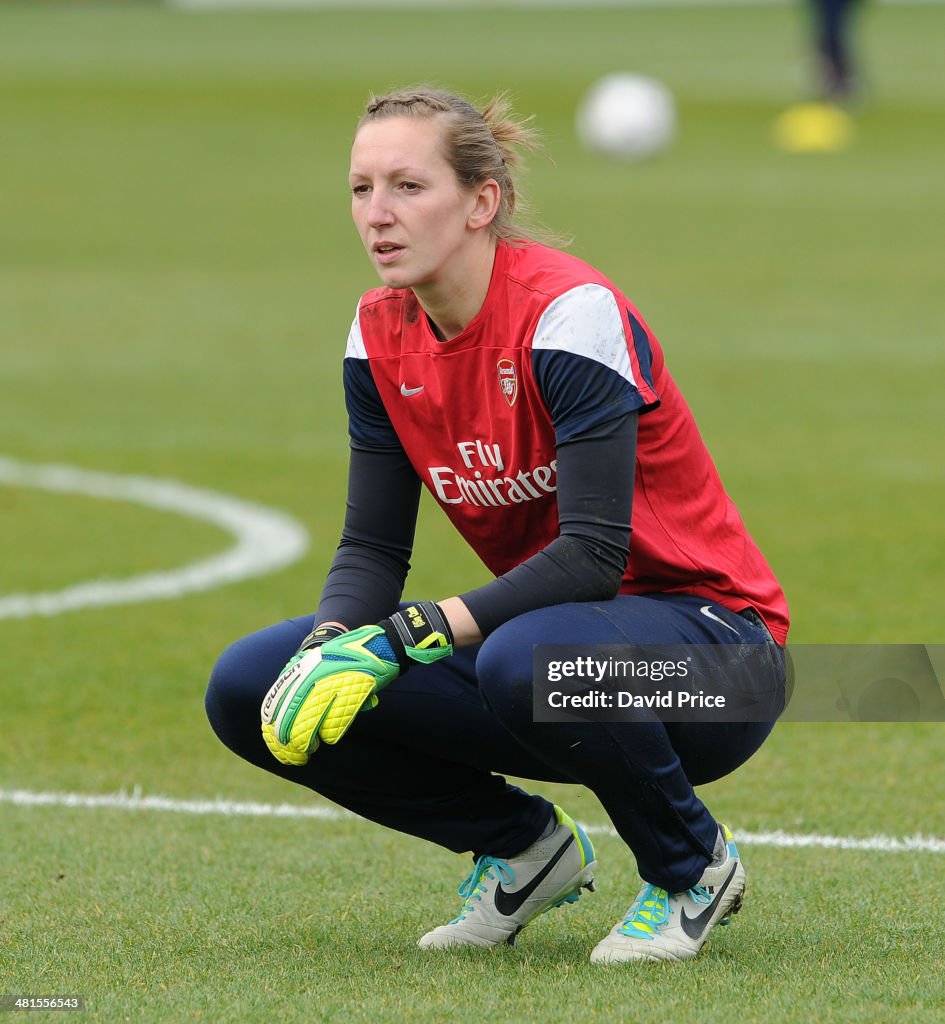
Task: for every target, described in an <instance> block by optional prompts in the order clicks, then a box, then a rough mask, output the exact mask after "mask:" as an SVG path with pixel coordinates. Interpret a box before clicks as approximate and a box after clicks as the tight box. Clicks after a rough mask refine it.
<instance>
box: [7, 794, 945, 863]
mask: <svg viewBox="0 0 945 1024" xmlns="http://www.w3.org/2000/svg"><path fill="white" fill-rule="evenodd" d="M0 804H12V805H14V806H16V807H69V808H81V809H84V810H102V809H106V810H119V811H145V812H147V811H165V812H172V813H176V814H196V815H213V814H217V815H222V816H224V817H232V818H314V819H317V820H319V821H362V820H364V819H362V818H359V817H357V815H354V814H351V813H349V812H348V811H344V810H341V809H340V808H337V807H328V806H325V805H319V804H310V805H308V806H303V805H298V804H260V803H252V802H241V801H234V800H222V799H217V800H176V799H172V798H171V797H165V796H145V795H143V794H142V792H141V790H140V789H139V788H136V789H134V790H132V791H131V792H130V793H126V792H119V793H49V792H46V793H37V792H33V791H31V790H26V789H0ZM584 828H585V829H586V831H587V832H588V833H589V834H591V835H598V836H612V837H614V836H616V835H617V833H616V831H615V830H614V829H613V828H612V827H611V826H610V825H585V826H584ZM734 835H735V839H736V841H737V842H739V843H743V844H744V845H745V846H775V847H780V848H792V847H794V848H796V847H808V848H818V849H827V850H865V851H869V852H877V853H945V839H936V838H933V837H930V836H921V835H916V836H903V837H897V836H884V835H874V836H866V837H863V838H857V837H854V836H830V835H811V834H808V835H793V834H791V833H789V832H783V831H780V830H778V831H775V832H737V831H736V832H735V833H734Z"/></svg>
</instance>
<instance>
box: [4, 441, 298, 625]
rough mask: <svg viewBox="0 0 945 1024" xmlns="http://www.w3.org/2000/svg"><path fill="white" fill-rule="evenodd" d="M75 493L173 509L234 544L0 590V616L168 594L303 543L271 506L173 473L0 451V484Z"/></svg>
mask: <svg viewBox="0 0 945 1024" xmlns="http://www.w3.org/2000/svg"><path fill="white" fill-rule="evenodd" d="M4 484H6V485H8V486H14V487H25V488H30V489H35V490H42V491H49V492H52V493H54V494H81V495H83V496H85V497H91V498H102V499H104V500H106V501H127V502H132V503H134V504H138V505H146V506H147V507H149V508H156V509H159V510H160V511H162V512H175V513H177V514H179V515H183V516H188V517H190V518H191V519H200V520H203V521H204V522H208V523H212V524H213V525H215V526H219V527H221V528H222V529H223V530H225V531H226V532H227V533H229V534H231V536H233V537H234V538H235V544H233V545H232V546H231V547H229V548H228V549H226V550H225V551H223V552H222V553H220V554H218V555H213V556H211V557H210V558H204V559H201V560H200V561H197V562H192V563H191V564H189V565H184V566H181V567H180V568H177V569H171V570H167V571H161V572H149V573H143V574H141V575H138V576H130V577H127V578H126V579H120V580H89V581H87V582H85V583H78V584H76V585H75V586H71V587H66V588H65V589H63V590H56V591H49V592H45V593H34V594H8V595H6V596H3V597H0V619H23V618H27V617H28V616H31V615H45V616H51V615H60V614H61V613H62V612H69V611H75V610H76V609H79V608H101V607H103V606H105V605H115V604H134V603H137V602H140V601H159V600H170V599H173V598H178V597H182V596H183V595H184V594H190V593H193V592H195V591H202V590H211V589H213V588H214V587H219V586H222V585H224V584H226V583H235V582H236V581H238V580H244V579H248V578H250V577H253V576H262V575H265V574H266V573H270V572H275V571H276V570H278V569H283V568H285V567H286V566H288V565H291V564H292V563H293V562H296V561H298V560H299V559H300V558H301V557H302V555H304V554H305V551H306V549H307V548H308V534H307V533H306V532H305V530H304V528H303V527H302V526H301V525H300V524H299V523H298V522H296V520H294V519H292V518H291V517H290V516H288V515H286V514H285V513H284V512H280V511H278V510H277V509H272V508H266V507H265V506H263V505H256V504H253V503H252V502H249V501H243V500H241V499H239V498H233V497H231V496H230V495H227V494H220V493H218V492H216V491H208V490H203V489H200V488H197V487H191V486H189V485H188V484H182V483H180V482H179V481H177V480H160V479H154V478H152V477H145V476H123V475H120V474H117V473H102V472H95V471H92V470H87V469H79V468H78V467H76V466H61V465H56V464H53V463H50V464H32V463H27V462H19V461H17V460H16V459H10V458H6V457H4V456H0V486H2V485H4Z"/></svg>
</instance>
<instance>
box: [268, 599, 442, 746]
mask: <svg viewBox="0 0 945 1024" xmlns="http://www.w3.org/2000/svg"><path fill="white" fill-rule="evenodd" d="M324 628H325V629H328V630H331V631H332V632H337V629H336V627H324ZM324 635H325V634H324V632H322V631H321V630H315V631H313V632H312V633H311V634H310V635H309V636H308V637H307V638H306V640H305V642H304V643H303V645H302V648H301V650H300V651H299V652H298V653H297V654H296V655H295V656H294V657H293V658H292V659H291V661H289V663H288V664H287V665H286V667H285V668H284V669H283V670H282V673H281V675H280V676H279V678H278V679H277V680H276V681H275V683H274V684H273V686H272V689H271V690H270V691H269V692H268V693H267V694H266V697H265V699H264V700H263V702H262V708H261V709H260V711H261V717H262V734H263V739H264V740H265V741H266V746H267V747H268V748H269V750H270V751H271V752H272V755H273V757H275V759H276V760H277V761H280V762H282V764H294V765H303V764H306V763H307V762H308V759H309V757H311V755H312V754H313V753H314V751H315V750H316V749H317V747H318V744H319V742H320V741H324V742H325V743H337V742H338V741H339V740H340V739H341V737H342V736H344V734H345V733H346V732H347V731H348V728H349V727H350V725H351V723H352V722H353V721H354V719H355V717H356V715H357V714H358V712H359V711H360V710H361V709H362V708H363V707H365V705H366V706H367V707H369V708H373V707H374V706H375V705H376V704H377V696H376V694H377V692H378V690H382V689H383V688H384V687H385V686H387V685H389V684H390V683H392V682H393V681H394V680H395V679H396V678H397V677H398V676H399V675H400V674H401V672H405V671H406V670H407V669H408V668H409V667H410V666H411V665H413V664H414V663H415V662H420V663H422V664H429V663H430V662H433V661H438V660H439V659H440V658H445V657H447V655H450V654H452V653H453V635H452V633H451V632H450V627H449V625H448V623H447V621H446V619H445V618H444V616H443V613H442V612H441V611H440V609H439V606H438V605H436V604H434V603H433V602H432V601H422V602H420V603H419V604H413V605H410V607H409V608H405V609H404V611H402V612H397V614H396V615H392V616H391V617H390V618H389V619H384V620H383V621H382V622H379V623H378V624H377V625H376V626H362V627H361V628H360V629H355V630H352V631H351V632H350V633H341V635H335V636H331V637H330V639H327V640H326V639H324ZM313 644H314V645H315V646H314V647H313Z"/></svg>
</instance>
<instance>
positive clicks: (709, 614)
mask: <svg viewBox="0 0 945 1024" xmlns="http://www.w3.org/2000/svg"><path fill="white" fill-rule="evenodd" d="M699 611H700V612H702V614H703V615H704V616H705V617H706V618H707V619H715V621H716V622H718V623H719V624H720V625H723V626H724V627H725V628H726V629H730V630H731V631H732V632H733V633H737V632H738V630H737V629H736V628H735V627H734V626H730V625H729V624H728V623H727V622H726V621H725V620H724V619H720V618H719V617H718V615H716V614H715V612H713V611H712V605H710V604H704V605H703V606H702V607H701V608H700V609H699Z"/></svg>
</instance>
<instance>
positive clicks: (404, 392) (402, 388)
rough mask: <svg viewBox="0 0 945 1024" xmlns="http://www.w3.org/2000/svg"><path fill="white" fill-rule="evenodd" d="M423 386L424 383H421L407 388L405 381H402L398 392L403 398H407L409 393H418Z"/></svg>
mask: <svg viewBox="0 0 945 1024" xmlns="http://www.w3.org/2000/svg"><path fill="white" fill-rule="evenodd" d="M424 387H425V385H424V384H421V385H420V387H418V388H408V387H407V382H406V381H404V382H403V384H401V385H400V393H401V394H402V395H403V396H404V398H409V397H410V396H411V395H419V394H420V392H421V391H422V390H423V389H424Z"/></svg>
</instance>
